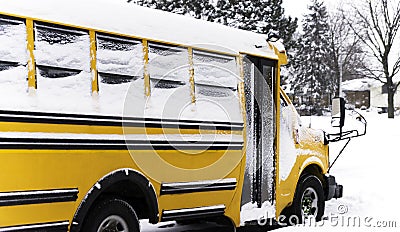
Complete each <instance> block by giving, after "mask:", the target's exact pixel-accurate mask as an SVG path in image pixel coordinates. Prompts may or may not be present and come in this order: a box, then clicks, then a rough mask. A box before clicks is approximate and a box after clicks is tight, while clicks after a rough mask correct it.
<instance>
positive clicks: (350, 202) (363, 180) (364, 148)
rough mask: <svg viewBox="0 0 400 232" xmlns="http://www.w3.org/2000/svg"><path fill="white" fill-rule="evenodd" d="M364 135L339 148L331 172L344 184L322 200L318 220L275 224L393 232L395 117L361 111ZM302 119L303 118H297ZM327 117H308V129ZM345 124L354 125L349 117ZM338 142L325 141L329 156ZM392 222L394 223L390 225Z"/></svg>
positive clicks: (398, 125) (397, 222) (398, 142)
mask: <svg viewBox="0 0 400 232" xmlns="http://www.w3.org/2000/svg"><path fill="white" fill-rule="evenodd" d="M361 113H362V114H363V115H364V116H365V117H366V119H367V121H368V127H367V134H366V135H365V136H363V137H360V138H355V139H354V140H353V141H351V142H350V144H349V145H348V147H347V148H346V149H345V151H344V153H343V155H342V156H341V157H340V158H339V160H338V161H337V163H336V164H335V166H333V167H332V169H331V174H332V175H334V176H336V180H337V181H338V182H339V183H340V184H343V186H344V197H343V198H341V199H338V200H331V201H329V202H327V205H326V210H325V216H326V217H328V219H327V220H325V221H324V222H323V223H318V224H317V225H314V224H313V225H312V226H298V227H296V228H292V227H288V228H282V229H279V230H278V231H279V232H284V231H307V232H308V231H321V230H324V231H364V232H365V231H399V228H400V213H399V209H400V202H399V197H398V196H399V190H400V187H399V184H398V183H399V181H398V180H397V177H399V169H398V168H399V163H400V154H399V151H400V149H399V148H400V118H399V117H397V118H395V119H392V120H390V119H387V115H386V114H377V113H375V112H366V111H361ZM302 120H303V122H304V123H305V124H308V122H309V118H303V119H302ZM329 121H330V118H329V117H313V118H312V127H313V128H321V129H324V128H327V127H329ZM346 123H347V124H350V125H351V124H354V121H352V120H351V119H350V118H349V119H348V120H347V121H346ZM343 145H344V144H343V143H342V142H339V143H331V144H330V146H331V150H330V152H331V153H330V159H331V162H332V161H333V160H334V158H335V157H336V155H337V154H338V152H339V150H340V149H341V147H342V146H343ZM389 225H390V226H391V227H389ZM394 226H396V227H397V228H394Z"/></svg>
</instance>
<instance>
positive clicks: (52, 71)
mask: <svg viewBox="0 0 400 232" xmlns="http://www.w3.org/2000/svg"><path fill="white" fill-rule="evenodd" d="M89 49H90V43H89V34H88V32H85V31H78V30H75V29H70V28H65V27H59V26H54V25H47V24H36V25H35V51H34V54H35V59H36V65H37V71H38V72H37V104H39V106H40V110H45V111H58V112H59V111H62V112H87V111H91V103H92V102H91V75H90V66H89V65H90V51H89Z"/></svg>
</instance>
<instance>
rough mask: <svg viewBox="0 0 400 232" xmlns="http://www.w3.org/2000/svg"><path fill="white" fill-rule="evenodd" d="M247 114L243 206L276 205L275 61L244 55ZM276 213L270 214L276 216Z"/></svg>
mask: <svg viewBox="0 0 400 232" xmlns="http://www.w3.org/2000/svg"><path fill="white" fill-rule="evenodd" d="M243 63H244V70H245V96H246V117H247V120H246V121H247V150H246V170H245V179H244V186H243V195H242V206H244V205H246V204H248V203H251V204H252V205H254V204H256V206H257V207H258V208H260V207H261V206H262V204H263V203H264V202H266V201H268V202H270V204H271V205H273V203H274V202H273V201H274V195H275V191H274V183H275V155H274V154H275V147H276V146H275V134H276V133H275V130H276V125H275V111H276V110H275V104H274V96H275V95H276V94H275V91H276V89H277V88H276V65H277V63H276V61H272V60H268V59H264V58H259V57H254V56H246V57H245V58H244V62H243ZM273 216H274V215H271V217H273Z"/></svg>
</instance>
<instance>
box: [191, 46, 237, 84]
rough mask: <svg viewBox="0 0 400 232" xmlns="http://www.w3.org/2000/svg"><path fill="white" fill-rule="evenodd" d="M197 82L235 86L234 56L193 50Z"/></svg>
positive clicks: (235, 68) (235, 69) (235, 67)
mask: <svg viewBox="0 0 400 232" xmlns="http://www.w3.org/2000/svg"><path fill="white" fill-rule="evenodd" d="M193 53H194V54H193V61H194V69H195V75H196V83H197V84H207V85H214V86H223V87H228V88H232V89H236V88H237V83H238V70H237V66H236V58H235V57H232V56H227V55H219V54H216V53H211V52H203V51H198V50H194V51H193Z"/></svg>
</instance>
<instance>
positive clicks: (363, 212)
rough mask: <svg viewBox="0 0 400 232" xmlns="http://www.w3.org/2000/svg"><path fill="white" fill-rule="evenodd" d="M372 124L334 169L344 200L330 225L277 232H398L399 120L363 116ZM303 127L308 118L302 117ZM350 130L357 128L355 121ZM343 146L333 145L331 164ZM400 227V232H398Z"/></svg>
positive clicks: (336, 203) (170, 226)
mask: <svg viewBox="0 0 400 232" xmlns="http://www.w3.org/2000/svg"><path fill="white" fill-rule="evenodd" d="M361 113H362V114H363V115H364V116H365V117H366V119H367V121H368V127H367V134H366V135H365V136H363V137H360V138H355V139H354V140H352V141H351V142H350V144H349V145H348V147H347V148H346V149H345V151H344V153H343V155H342V156H341V158H339V160H338V161H337V162H336V164H335V166H333V168H332V169H331V174H332V175H334V176H336V178H337V181H338V182H339V183H340V184H343V186H344V197H343V198H341V199H338V200H331V201H329V202H327V205H326V210H325V212H326V213H325V217H326V220H324V221H323V222H320V223H311V225H310V224H309V225H305V226H304V225H300V226H296V227H284V228H280V229H277V230H274V231H277V232H285V231H300V232H302V231H307V232H309V231H311V232H312V231H329V232H330V231H363V232H369V231H374V232H380V231H390V232H395V231H399V228H400V213H399V209H400V202H399V197H398V196H399V191H400V187H399V184H398V183H399V181H398V180H397V178H398V177H399V163H400V152H399V151H400V117H397V118H395V119H393V120H389V119H387V115H386V114H377V113H375V112H366V111H361ZM302 120H303V124H304V125H308V124H309V118H306V117H303V118H302ZM346 120H347V121H346V124H347V125H354V126H355V123H356V122H354V121H353V120H352V119H351V118H347V119H346ZM311 122H312V127H313V128H320V129H328V128H329V126H330V117H312V120H311ZM343 145H344V143H342V142H338V143H331V144H330V146H331V150H330V152H331V154H330V159H331V161H333V160H334V159H335V157H336V155H337V154H338V152H339V150H340V149H341V148H342V146H343ZM142 227H143V228H142V229H143V230H144V231H145V232H150V231H152V232H183V231H229V230H226V228H225V229H224V228H222V227H220V226H215V225H213V224H204V225H201V224H198V225H190V226H188V225H187V226H179V225H176V224H174V223H165V224H161V225H156V226H153V225H151V226H150V225H145V223H142ZM396 227H397V228H396Z"/></svg>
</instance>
